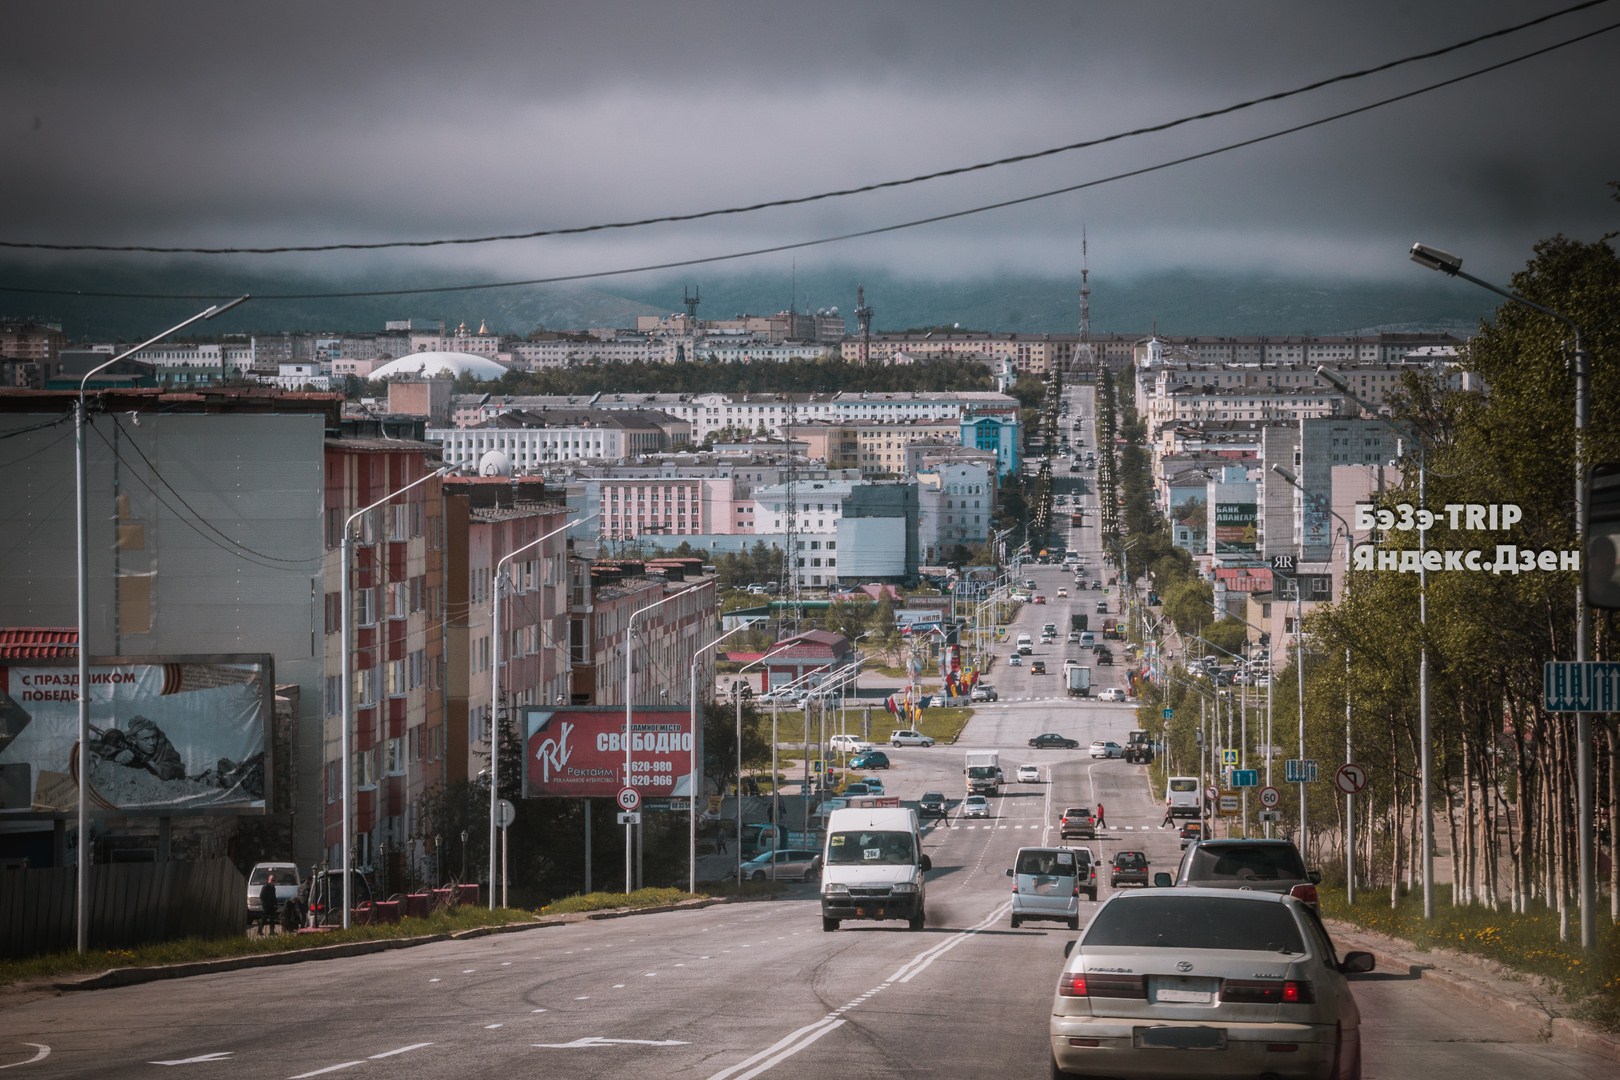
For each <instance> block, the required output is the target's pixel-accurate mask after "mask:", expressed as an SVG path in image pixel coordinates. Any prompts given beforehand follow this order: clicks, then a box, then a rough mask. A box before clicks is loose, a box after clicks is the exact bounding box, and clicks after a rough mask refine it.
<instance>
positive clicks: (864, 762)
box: [849, 750, 889, 784]
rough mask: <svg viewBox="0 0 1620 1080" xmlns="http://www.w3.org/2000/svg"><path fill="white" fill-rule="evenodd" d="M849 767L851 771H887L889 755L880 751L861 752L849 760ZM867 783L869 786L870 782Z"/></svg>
mask: <svg viewBox="0 0 1620 1080" xmlns="http://www.w3.org/2000/svg"><path fill="white" fill-rule="evenodd" d="M849 767H850V768H852V769H887V768H888V767H889V755H888V754H885V753H884V752H883V751H881V750H863V751H861V752H860V753H859V754H856V755H855V756H854V757H852V758H850V759H849ZM867 783H868V784H870V783H871V781H868V782H867Z"/></svg>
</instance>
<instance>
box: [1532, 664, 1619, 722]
mask: <svg viewBox="0 0 1620 1080" xmlns="http://www.w3.org/2000/svg"><path fill="white" fill-rule="evenodd" d="M1541 692H1542V698H1543V704H1544V707H1545V708H1546V710H1547V711H1548V712H1574V713H1581V712H1587V713H1606V712H1620V663H1616V662H1614V661H1612V660H1611V661H1598V660H1586V661H1571V660H1552V661H1549V662H1548V663H1547V665H1546V666H1545V667H1544V668H1542V674H1541Z"/></svg>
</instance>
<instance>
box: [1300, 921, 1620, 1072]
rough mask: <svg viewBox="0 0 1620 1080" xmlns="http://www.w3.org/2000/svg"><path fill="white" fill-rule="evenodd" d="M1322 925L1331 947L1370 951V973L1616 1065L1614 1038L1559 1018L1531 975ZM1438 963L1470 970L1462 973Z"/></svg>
mask: <svg viewBox="0 0 1620 1080" xmlns="http://www.w3.org/2000/svg"><path fill="white" fill-rule="evenodd" d="M1323 922H1324V923H1326V924H1327V926H1328V928H1329V930H1330V932H1331V933H1332V934H1333V938H1334V941H1335V943H1342V944H1343V945H1344V946H1345V947H1346V948H1354V949H1359V950H1363V951H1366V952H1370V953H1372V954H1373V957H1374V959H1375V960H1376V962H1377V968H1376V970H1381V971H1396V972H1399V971H1403V970H1404V971H1407V972H1409V973H1410V974H1411V975H1414V976H1416V977H1417V978H1420V979H1429V980H1432V981H1434V982H1437V983H1441V984H1443V985H1444V986H1445V987H1447V988H1448V989H1450V990H1452V991H1454V992H1456V993H1457V994H1458V995H1460V996H1462V997H1464V998H1467V999H1468V1001H1469V1002H1470V1003H1472V1004H1474V1005H1476V1006H1478V1007H1480V1008H1482V1009H1484V1010H1486V1011H1488V1012H1490V1013H1492V1014H1494V1015H1495V1016H1497V1017H1500V1018H1502V1019H1504V1020H1508V1021H1512V1022H1516V1023H1521V1024H1526V1023H1527V1024H1529V1025H1530V1026H1532V1027H1534V1028H1535V1029H1536V1031H1537V1034H1538V1037H1539V1038H1541V1039H1542V1040H1543V1041H1546V1042H1550V1043H1557V1044H1558V1045H1560V1046H1569V1047H1573V1048H1575V1049H1578V1050H1582V1051H1585V1052H1587V1053H1590V1054H1596V1055H1598V1056H1600V1057H1605V1058H1608V1059H1609V1060H1611V1061H1616V1062H1620V1035H1612V1034H1610V1033H1609V1032H1606V1031H1603V1030H1601V1029H1600V1028H1597V1027H1594V1026H1593V1025H1592V1024H1589V1023H1586V1022H1585V1021H1581V1020H1573V1019H1570V1018H1569V1017H1566V1016H1563V1015H1561V1011H1562V1010H1564V1009H1567V1008H1568V1007H1569V1005H1568V1003H1567V1002H1564V1001H1561V1000H1559V999H1558V998H1557V997H1556V996H1555V995H1554V994H1553V993H1552V991H1550V990H1547V989H1546V988H1545V986H1544V984H1543V983H1542V982H1541V980H1539V979H1537V978H1535V977H1533V976H1527V975H1525V974H1523V973H1522V972H1517V971H1514V970H1513V969H1511V968H1503V967H1501V966H1500V965H1495V964H1494V962H1493V961H1490V960H1487V959H1484V958H1481V957H1472V956H1468V955H1466V954H1462V953H1453V952H1450V951H1449V950H1445V949H1431V950H1428V951H1426V952H1424V951H1422V950H1419V949H1418V948H1417V946H1415V945H1412V944H1411V943H1410V942H1406V941H1403V940H1401V939H1398V938H1390V937H1386V936H1384V935H1381V934H1374V933H1372V932H1370V931H1366V930H1363V929H1362V928H1360V927H1358V926H1355V925H1353V924H1351V923H1345V922H1340V921H1338V920H1332V919H1324V920H1323ZM1403 947H1404V948H1403ZM1414 954H1418V955H1414ZM1444 965H1454V966H1455V967H1457V968H1470V969H1474V970H1473V971H1472V972H1464V971H1459V970H1454V969H1453V968H1450V967H1446V966H1444ZM1498 969H1499V970H1498Z"/></svg>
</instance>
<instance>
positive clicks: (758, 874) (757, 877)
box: [749, 870, 765, 881]
mask: <svg viewBox="0 0 1620 1080" xmlns="http://www.w3.org/2000/svg"><path fill="white" fill-rule="evenodd" d="M749 880H750V881H764V880H765V871H763V870H755V871H754V872H753V874H752V875H751V876H750V877H749Z"/></svg>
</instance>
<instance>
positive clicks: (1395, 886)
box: [1386, 743, 1401, 910]
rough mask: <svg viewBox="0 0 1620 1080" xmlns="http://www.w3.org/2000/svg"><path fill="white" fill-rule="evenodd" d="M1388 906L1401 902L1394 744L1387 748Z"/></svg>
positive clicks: (1397, 774) (1397, 757)
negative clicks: (1388, 782) (1388, 783)
mask: <svg viewBox="0 0 1620 1080" xmlns="http://www.w3.org/2000/svg"><path fill="white" fill-rule="evenodd" d="M1389 780H1390V785H1389V787H1390V794H1389V816H1388V818H1387V819H1386V823H1387V825H1386V827H1387V828H1388V829H1389V906H1390V908H1391V910H1393V909H1395V908H1397V907H1400V904H1401V760H1400V755H1399V754H1398V753H1397V752H1396V750H1395V745H1394V744H1393V743H1391V744H1390V748H1389Z"/></svg>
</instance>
